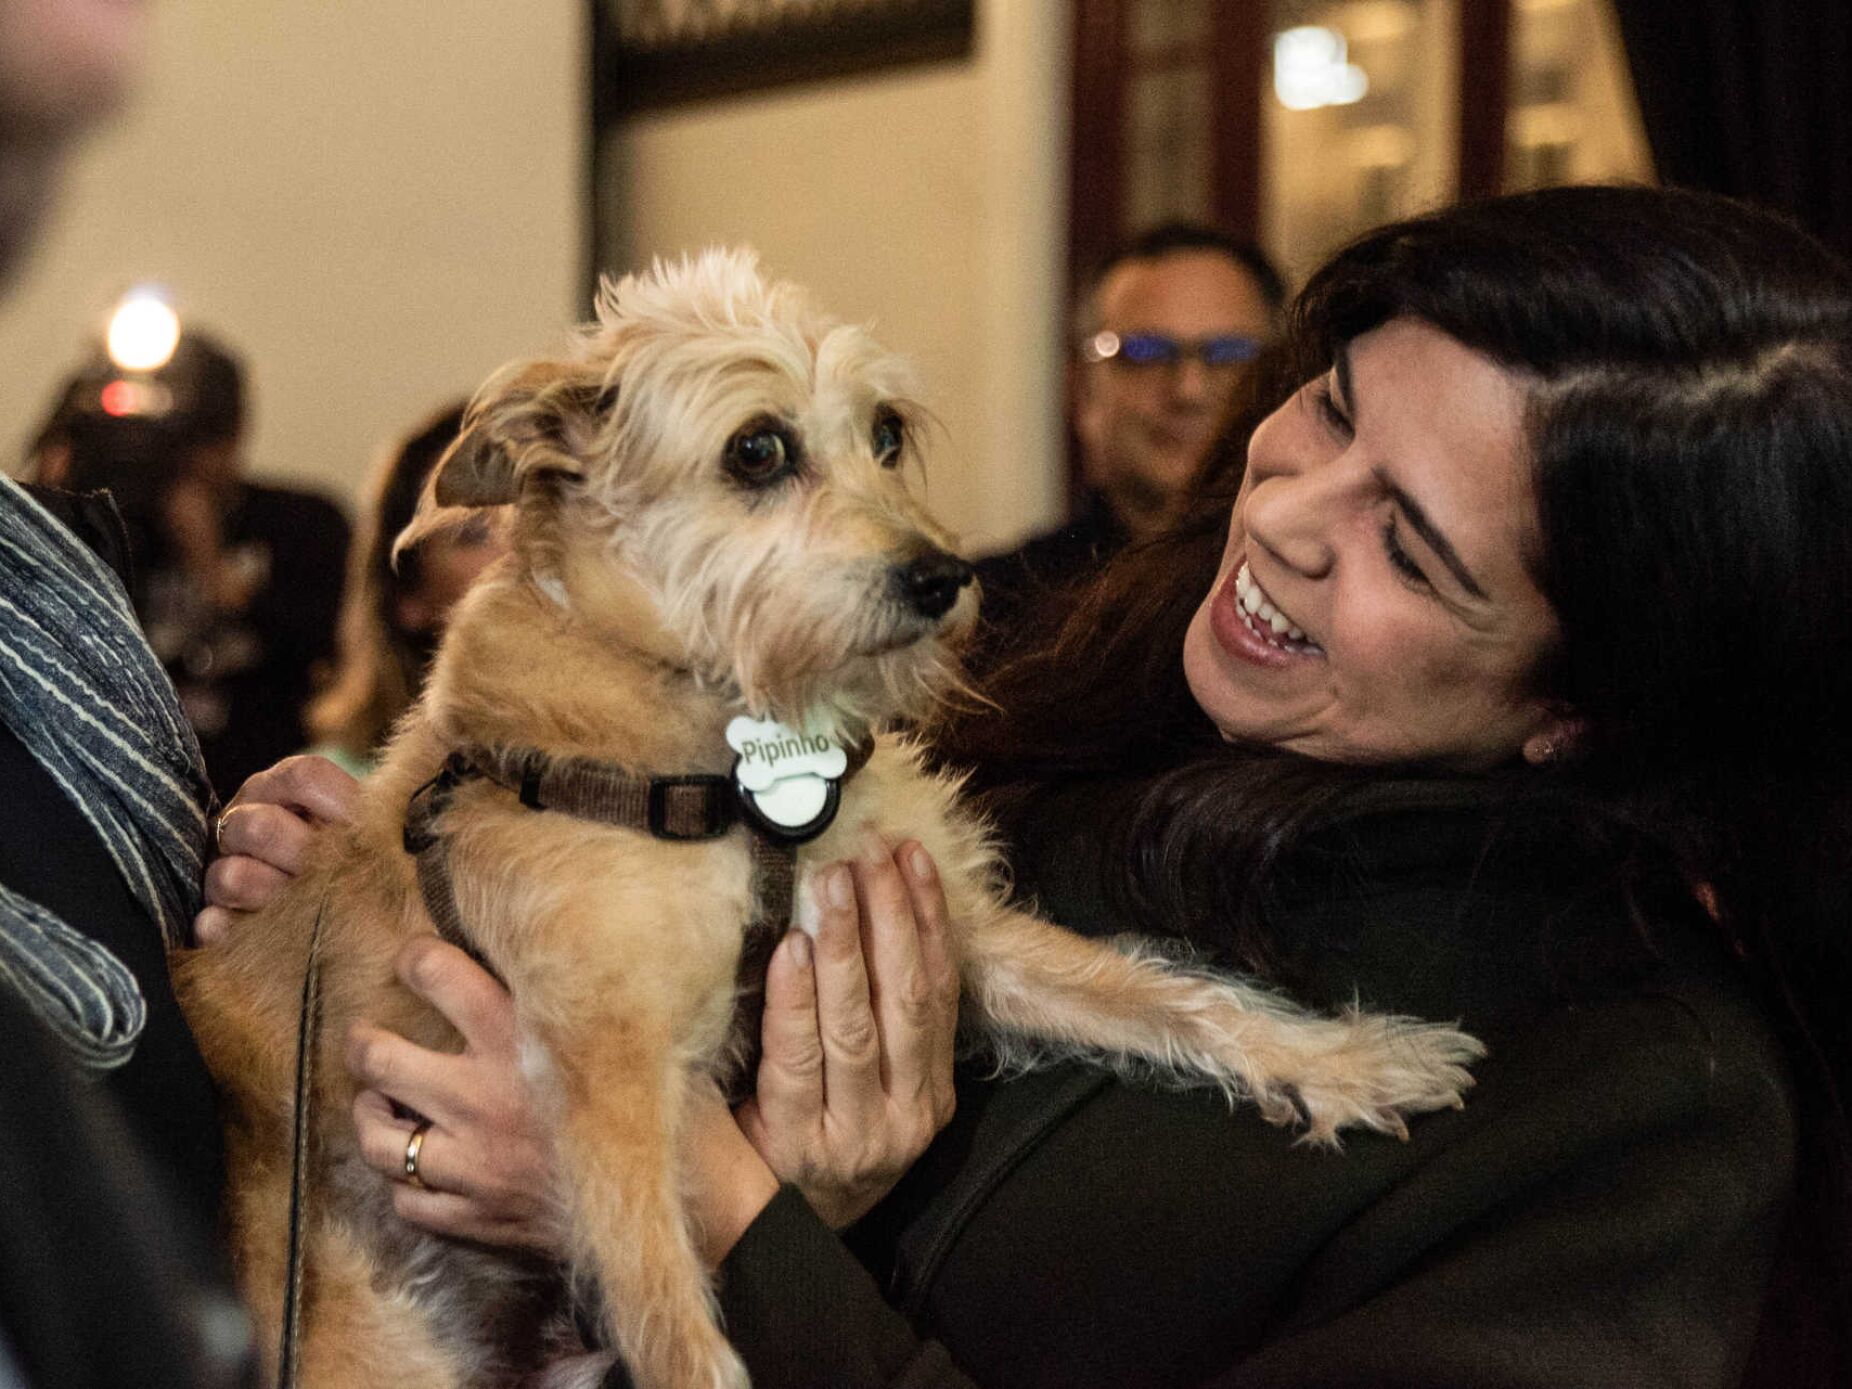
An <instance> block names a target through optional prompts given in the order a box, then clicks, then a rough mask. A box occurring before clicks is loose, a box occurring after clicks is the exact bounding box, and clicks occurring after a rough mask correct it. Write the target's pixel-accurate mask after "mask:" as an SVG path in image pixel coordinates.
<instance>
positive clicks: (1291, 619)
mask: <svg viewBox="0 0 1852 1389" xmlns="http://www.w3.org/2000/svg"><path fill="white" fill-rule="evenodd" d="M1523 409H1524V394H1523V386H1522V383H1521V381H1520V379H1519V378H1518V376H1517V375H1516V373H1514V372H1512V371H1510V370H1508V369H1506V368H1503V367H1501V366H1499V365H1498V364H1497V363H1495V362H1493V361H1492V360H1491V359H1490V358H1487V357H1485V356H1482V355H1480V354H1479V353H1476V352H1473V351H1470V350H1468V349H1467V348H1464V347H1462V346H1461V345H1460V344H1459V343H1458V342H1455V341H1454V340H1453V339H1451V338H1449V337H1447V336H1446V335H1445V334H1443V333H1441V332H1439V331H1438V330H1436V329H1434V328H1430V327H1428V326H1427V325H1426V324H1424V323H1421V322H1420V321H1418V320H1415V319H1398V320H1396V321H1394V322H1391V323H1387V324H1385V325H1383V326H1382V327H1380V328H1377V329H1374V330H1373V331H1371V332H1369V333H1366V334H1364V335H1363V336H1362V337H1360V338H1359V339H1358V340H1357V341H1356V343H1354V344H1347V345H1346V347H1345V349H1344V351H1343V353H1342V354H1341V355H1340V357H1339V360H1338V365H1337V366H1335V367H1334V368H1333V369H1332V370H1331V371H1330V372H1328V373H1327V374H1326V375H1325V376H1323V377H1320V378H1318V379H1317V380H1315V381H1313V382H1311V383H1309V384H1308V385H1306V386H1305V387H1304V388H1303V389H1301V390H1300V391H1299V392H1298V393H1297V394H1296V395H1295V396H1294V397H1293V399H1292V400H1291V401H1289V402H1288V403H1287V404H1286V405H1285V406H1283V407H1281V409H1280V410H1279V411H1277V412H1276V413H1275V414H1274V415H1272V416H1271V417H1270V418H1269V419H1268V420H1267V421H1266V422H1265V423H1263V424H1262V425H1261V426H1260V428H1259V429H1258V430H1256V431H1255V434H1254V437H1253V442H1252V444H1251V445H1250V447H1249V450H1248V467H1247V476H1246V479H1245V481H1244V483H1243V485H1242V488H1241V493H1240V496H1239V497H1238V498H1237V499H1236V501H1235V505H1234V509H1233V512H1232V514H1231V517H1230V520H1229V528H1228V544H1227V547H1226V548H1225V550H1224V551H1223V555H1222V562H1221V567H1220V570H1219V572H1218V573H1217V576H1216V581H1215V584H1214V586H1213V587H1212V588H1211V590H1210V593H1209V596H1208V597H1207V598H1206V599H1205V600H1204V601H1203V604H1202V606H1201V607H1200V608H1199V609H1198V610H1197V613H1196V616H1195V618H1194V619H1193V620H1192V622H1191V623H1190V628H1189V632H1188V634H1187V635H1186V636H1185V638H1184V643H1183V664H1184V671H1185V673H1186V675H1187V676H1188V679H1189V684H1190V689H1191V692H1192V693H1193V694H1194V695H1195V697H1196V702H1197V703H1198V704H1199V705H1201V706H1202V708H1203V710H1204V712H1206V713H1207V714H1208V715H1209V717H1210V718H1211V719H1212V720H1213V721H1214V722H1215V724H1216V726H1217V727H1218V728H1219V729H1220V730H1221V731H1222V734H1223V736H1225V737H1227V738H1231V739H1246V740H1248V741H1252V742H1260V743H1267V744H1270V745H1272V746H1274V747H1280V748H1288V749H1291V750H1292V751H1294V752H1300V753H1304V754H1306V755H1307V756H1311V757H1318V758H1323V759H1325V760H1328V761H1335V762H1391V761H1400V762H1413V761H1420V762H1426V763H1431V764H1433V765H1435V766H1444V767H1454V768H1459V769H1462V770H1475V769H1483V768H1486V767H1490V766H1493V765H1496V764H1498V763H1500V762H1504V761H1507V760H1509V759H1510V758H1512V757H1513V756H1515V755H1516V754H1517V753H1518V752H1519V751H1520V750H1521V749H1522V750H1524V751H1525V753H1526V755H1527V756H1529V758H1530V759H1531V760H1532V761H1537V760H1540V758H1541V751H1542V749H1544V748H1546V747H1551V746H1555V745H1558V744H1560V743H1561V742H1562V741H1563V739H1564V737H1565V735H1566V733H1567V729H1568V721H1567V719H1566V718H1565V716H1564V715H1563V714H1562V713H1560V712H1558V711H1554V710H1553V709H1552V708H1551V706H1550V705H1549V703H1548V702H1547V701H1546V700H1545V699H1543V698H1542V697H1541V696H1540V695H1539V694H1538V693H1537V692H1536V690H1535V687H1534V680H1535V675H1536V671H1537V670H1538V668H1539V667H1540V666H1541V664H1542V661H1543V657H1544V653H1545V652H1546V651H1548V650H1549V649H1550V647H1551V645H1552V643H1553V641H1554V638H1555V634H1556V620H1555V618H1554V617H1553V616H1552V614H1551V612H1550V606H1549V604H1548V603H1547V602H1545V601H1544V597H1543V595H1542V594H1541V593H1540V592H1539V591H1538V589H1537V585H1536V583H1535V581H1534V580H1533V579H1532V578H1531V577H1530V575H1529V574H1528V573H1527V572H1526V570H1525V566H1524V562H1523V555H1524V551H1525V549H1526V547H1527V545H1528V544H1529V543H1530V541H1531V536H1532V535H1533V534H1534V532H1535V530H1536V506H1535V503H1534V502H1533V501H1532V500H1531V498H1530V495H1529V487H1530V480H1529V475H1528V467H1527V464H1526V461H1525V448H1524V440H1523V435H1522V423H1523Z"/></svg>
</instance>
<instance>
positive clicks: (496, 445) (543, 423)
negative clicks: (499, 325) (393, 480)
mask: <svg viewBox="0 0 1852 1389" xmlns="http://www.w3.org/2000/svg"><path fill="white" fill-rule="evenodd" d="M614 390H615V388H614V387H606V386H605V384H604V383H603V382H602V381H599V380H595V379H587V378H585V377H583V376H581V375H578V374H577V373H576V372H575V371H574V370H573V369H572V368H571V367H564V366H561V365H560V364H559V363H556V362H535V363H530V364H529V365H527V366H525V367H522V368H518V369H516V370H515V371H514V372H513V373H512V374H511V375H510V376H508V377H506V378H505V379H504V380H502V381H500V382H498V383H495V384H494V385H492V386H491V387H490V388H489V389H488V390H487V391H486V392H485V393H484V395H482V396H481V397H478V399H477V403H476V405H475V406H474V407H473V408H472V409H471V411H470V413H469V418H468V420H467V422H466V423H465V425H464V428H463V433H462V434H461V435H460V436H459V437H458V439H457V441H456V442H455V443H454V444H452V445H451V446H450V448H449V449H448V450H447V451H446V452H445V454H444V456H443V457H442V458H440V459H439V460H438V462H437V466H436V467H435V468H434V469H433V470H432V473H431V479H432V487H431V493H432V499H433V500H434V501H435V502H436V503H437V505H439V506H502V505H504V504H506V503H508V502H512V501H514V500H515V499H516V498H517V497H518V496H520V494H521V486H522V484H523V483H524V482H525V481H526V480H527V479H528V478H529V477H533V476H536V475H538V474H541V473H552V474H554V475H556V476H565V477H582V476H583V475H584V473H585V463H584V458H585V455H586V453H587V452H588V451H589V450H590V449H591V448H592V447H593V443H594V440H595V438H596V436H597V433H598V429H599V426H600V424H601V423H602V422H603V419H604V416H605V414H606V413H607V412H608V410H609V409H610V406H611V403H612V395H613V392H614Z"/></svg>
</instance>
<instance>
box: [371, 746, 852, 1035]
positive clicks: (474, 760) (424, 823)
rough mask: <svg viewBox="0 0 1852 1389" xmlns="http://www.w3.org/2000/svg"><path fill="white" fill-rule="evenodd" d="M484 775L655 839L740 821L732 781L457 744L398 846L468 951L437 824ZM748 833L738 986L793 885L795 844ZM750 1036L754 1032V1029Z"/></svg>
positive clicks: (529, 796) (451, 937)
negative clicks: (747, 897) (747, 905)
mask: <svg viewBox="0 0 1852 1389" xmlns="http://www.w3.org/2000/svg"><path fill="white" fill-rule="evenodd" d="M873 749H874V744H873V741H872V740H871V739H864V740H863V741H862V742H860V743H858V744H856V745H854V746H853V747H851V748H850V749H848V767H847V769H846V770H845V772H844V774H843V778H842V779H843V780H845V781H846V780H847V779H848V778H849V777H851V776H853V775H854V774H855V773H856V772H857V771H859V770H860V769H861V768H862V766H863V765H864V764H866V763H867V761H868V758H869V755H870V754H871V753H872V751H873ZM478 778H483V779H487V780H489V781H492V782H494V783H495V784H496V785H498V786H501V787H503V788H504V789H507V790H510V791H513V792H515V793H516V794H517V795H518V796H519V797H520V799H521V803H522V804H523V805H525V806H528V807H530V808H532V809H535V810H553V811H558V812H560V813H561V814H566V815H572V816H575V817H577V818H578V819H581V820H590V821H593V822H594V823H597V824H604V825H614V826H617V827H619V828H623V829H635V830H644V831H647V832H648V833H649V834H651V835H652V836H654V837H655V838H657V839H666V840H671V841H678V842H692V841H700V840H707V839H717V838H719V837H720V836H721V835H724V834H726V833H728V832H729V831H730V830H732V829H733V828H734V826H736V825H737V824H739V823H740V822H741V820H742V818H743V817H742V813H741V808H740V793H739V787H738V785H737V784H736V783H735V782H734V780H733V779H732V778H731V777H726V776H714V775H708V774H702V775H694V776H660V777H640V776H635V775H632V774H631V773H629V772H627V771H625V770H624V769H623V768H621V767H618V766H615V765H614V764H611V763H608V762H598V761H593V760H591V759H588V758H560V759H557V760H556V759H552V758H549V757H547V756H546V755H545V754H543V753H540V752H536V751H532V750H524V749H491V748H460V749H458V750H456V751H454V752H452V753H451V754H450V756H449V758H448V759H446V761H445V762H444V766H443V768H442V769H441V770H440V771H439V772H438V774H437V775H436V776H435V777H433V778H432V779H431V780H430V781H428V782H426V783H425V784H424V785H423V786H421V787H420V788H419V789H418V790H417V791H416V792H415V793H414V794H413V796H412V799H411V803H410V805H408V806H407V807H406V818H405V849H406V852H407V853H410V854H411V855H412V856H413V857H414V859H415V861H416V863H417V871H418V887H419V892H420V894H421V895H422V896H423V898H424V903H425V907H426V909H427V910H428V911H429V912H430V914H431V920H432V922H433V923H434V924H435V925H436V927H437V930H438V934H439V935H441V936H442V937H443V938H444V939H445V940H447V941H449V942H450V943H451V944H453V945H456V946H459V947H460V948H462V949H464V950H466V951H468V952H469V953H470V954H471V955H472V956H474V957H475V958H476V959H477V960H478V961H481V962H482V963H483V964H484V967H485V968H486V967H487V962H486V961H482V955H481V953H480V952H479V951H478V950H477V949H476V947H475V945H474V943H473V942H472V941H471V940H470V937H469V931H468V929H467V928H466V927H465V926H464V924H463V919H462V916H461V913H460V912H459V911H458V909H457V903H456V893H455V891H454V890H453V888H452V886H451V882H450V869H449V854H448V849H447V846H446V843H445V839H444V836H443V835H441V834H439V833H437V832H436V828H435V825H436V821H437V819H438V818H439V817H440V816H441V815H442V814H443V812H444V810H445V809H446V808H447V807H448V805H449V803H450V798H451V797H452V795H454V793H455V791H456V789H457V787H459V786H461V785H462V784H463V783H464V782H466V781H471V780H475V779H478ZM748 828H749V829H750V830H751V832H752V878H753V902H754V903H755V910H754V913H753V920H752V923H751V926H750V927H749V933H748V939H747V941H746V943H745V945H744V947H743V948H742V950H741V956H740V971H741V977H742V979H743V980H746V979H752V978H762V977H763V971H764V965H765V961H766V959H767V958H768V957H769V956H770V954H771V951H772V949H773V947H775V946H776V945H777V944H778V942H779V941H780V940H782V939H783V938H784V934H785V932H786V931H787V930H789V929H790V926H791V907H792V900H793V897H794V895H795V892H796V888H797V844H796V842H795V841H793V840H792V839H790V838H787V837H783V836H777V835H773V834H769V833H767V832H766V831H765V830H763V829H761V828H760V827H759V826H758V825H757V824H750V823H749V825H748ZM755 1035H756V1033H755Z"/></svg>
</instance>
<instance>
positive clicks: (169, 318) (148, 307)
mask: <svg viewBox="0 0 1852 1389" xmlns="http://www.w3.org/2000/svg"><path fill="white" fill-rule="evenodd" d="M107 342H108V344H109V360H110V361H112V362H114V363H115V364H116V365H117V366H118V367H120V368H121V369H122V370H124V371H159V370H160V369H161V368H162V367H164V366H166V365H167V363H168V359H169V358H171V357H172V356H173V355H174V348H175V347H176V346H178V345H179V342H180V315H179V314H177V313H175V312H174V310H173V306H172V305H170V304H169V303H168V302H167V300H166V299H164V298H162V296H161V295H160V293H159V292H157V291H155V290H152V289H133V290H130V291H129V292H128V294H126V295H125V296H123V299H122V302H121V303H120V304H118V305H116V311H115V312H114V313H113V314H111V315H110V316H109V334H108V337H107Z"/></svg>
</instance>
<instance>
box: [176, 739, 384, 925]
mask: <svg viewBox="0 0 1852 1389" xmlns="http://www.w3.org/2000/svg"><path fill="white" fill-rule="evenodd" d="M359 799H360V783H359V782H357V781H355V780H354V779H353V778H352V777H351V776H349V775H348V774H347V773H346V772H344V771H342V770H341V769H340V768H339V767H337V766H335V765H334V763H332V762H330V761H328V760H327V759H326V758H324V757H286V758H284V759H283V760H282V761H281V762H279V763H277V764H276V766H274V767H272V768H270V769H269V770H268V771H263V772H259V773H257V775H255V776H253V777H251V778H250V779H249V780H248V781H246V782H245V783H244V785H243V786H240V787H239V788H238V794H237V795H235V796H233V797H232V798H231V804H230V805H228V806H226V807H225V809H224V810H223V811H222V812H221V813H220V815H219V819H218V824H217V826H216V828H215V830H214V836H213V837H214V840H215V844H214V847H215V849H216V850H217V857H216V858H214V859H213V861H212V862H211V863H210V864H209V865H207V868H206V908H205V910H204V911H202V912H200V914H199V915H198V916H197V917H195V918H194V921H193V936H194V939H195V940H197V941H198V942H199V944H201V945H210V944H212V943H213V942H215V941H219V940H223V939H224V938H225V936H226V935H227V934H228V933H229V932H230V931H231V930H232V923H233V922H234V921H235V920H236V917H237V913H239V912H247V911H255V910H257V908H259V907H261V906H264V905H265V904H266V903H268V902H269V901H270V900H271V899H272V898H273V897H275V896H276V895H277V894H278V893H279V892H281V891H282V890H283V885H284V884H285V883H287V882H288V881H289V880H290V879H291V878H293V877H295V876H296V874H298V873H300V872H301V871H302V865H303V862H304V860H305V859H306V858H307V856H308V852H309V846H310V845H311V844H313V843H314V842H315V835H316V833H317V831H318V830H319V829H320V828H321V827H322V826H323V825H329V824H345V823H346V822H347V821H348V820H349V819H350V818H352V816H353V813H354V806H355V804H356V803H357V802H358V801H359Z"/></svg>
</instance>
